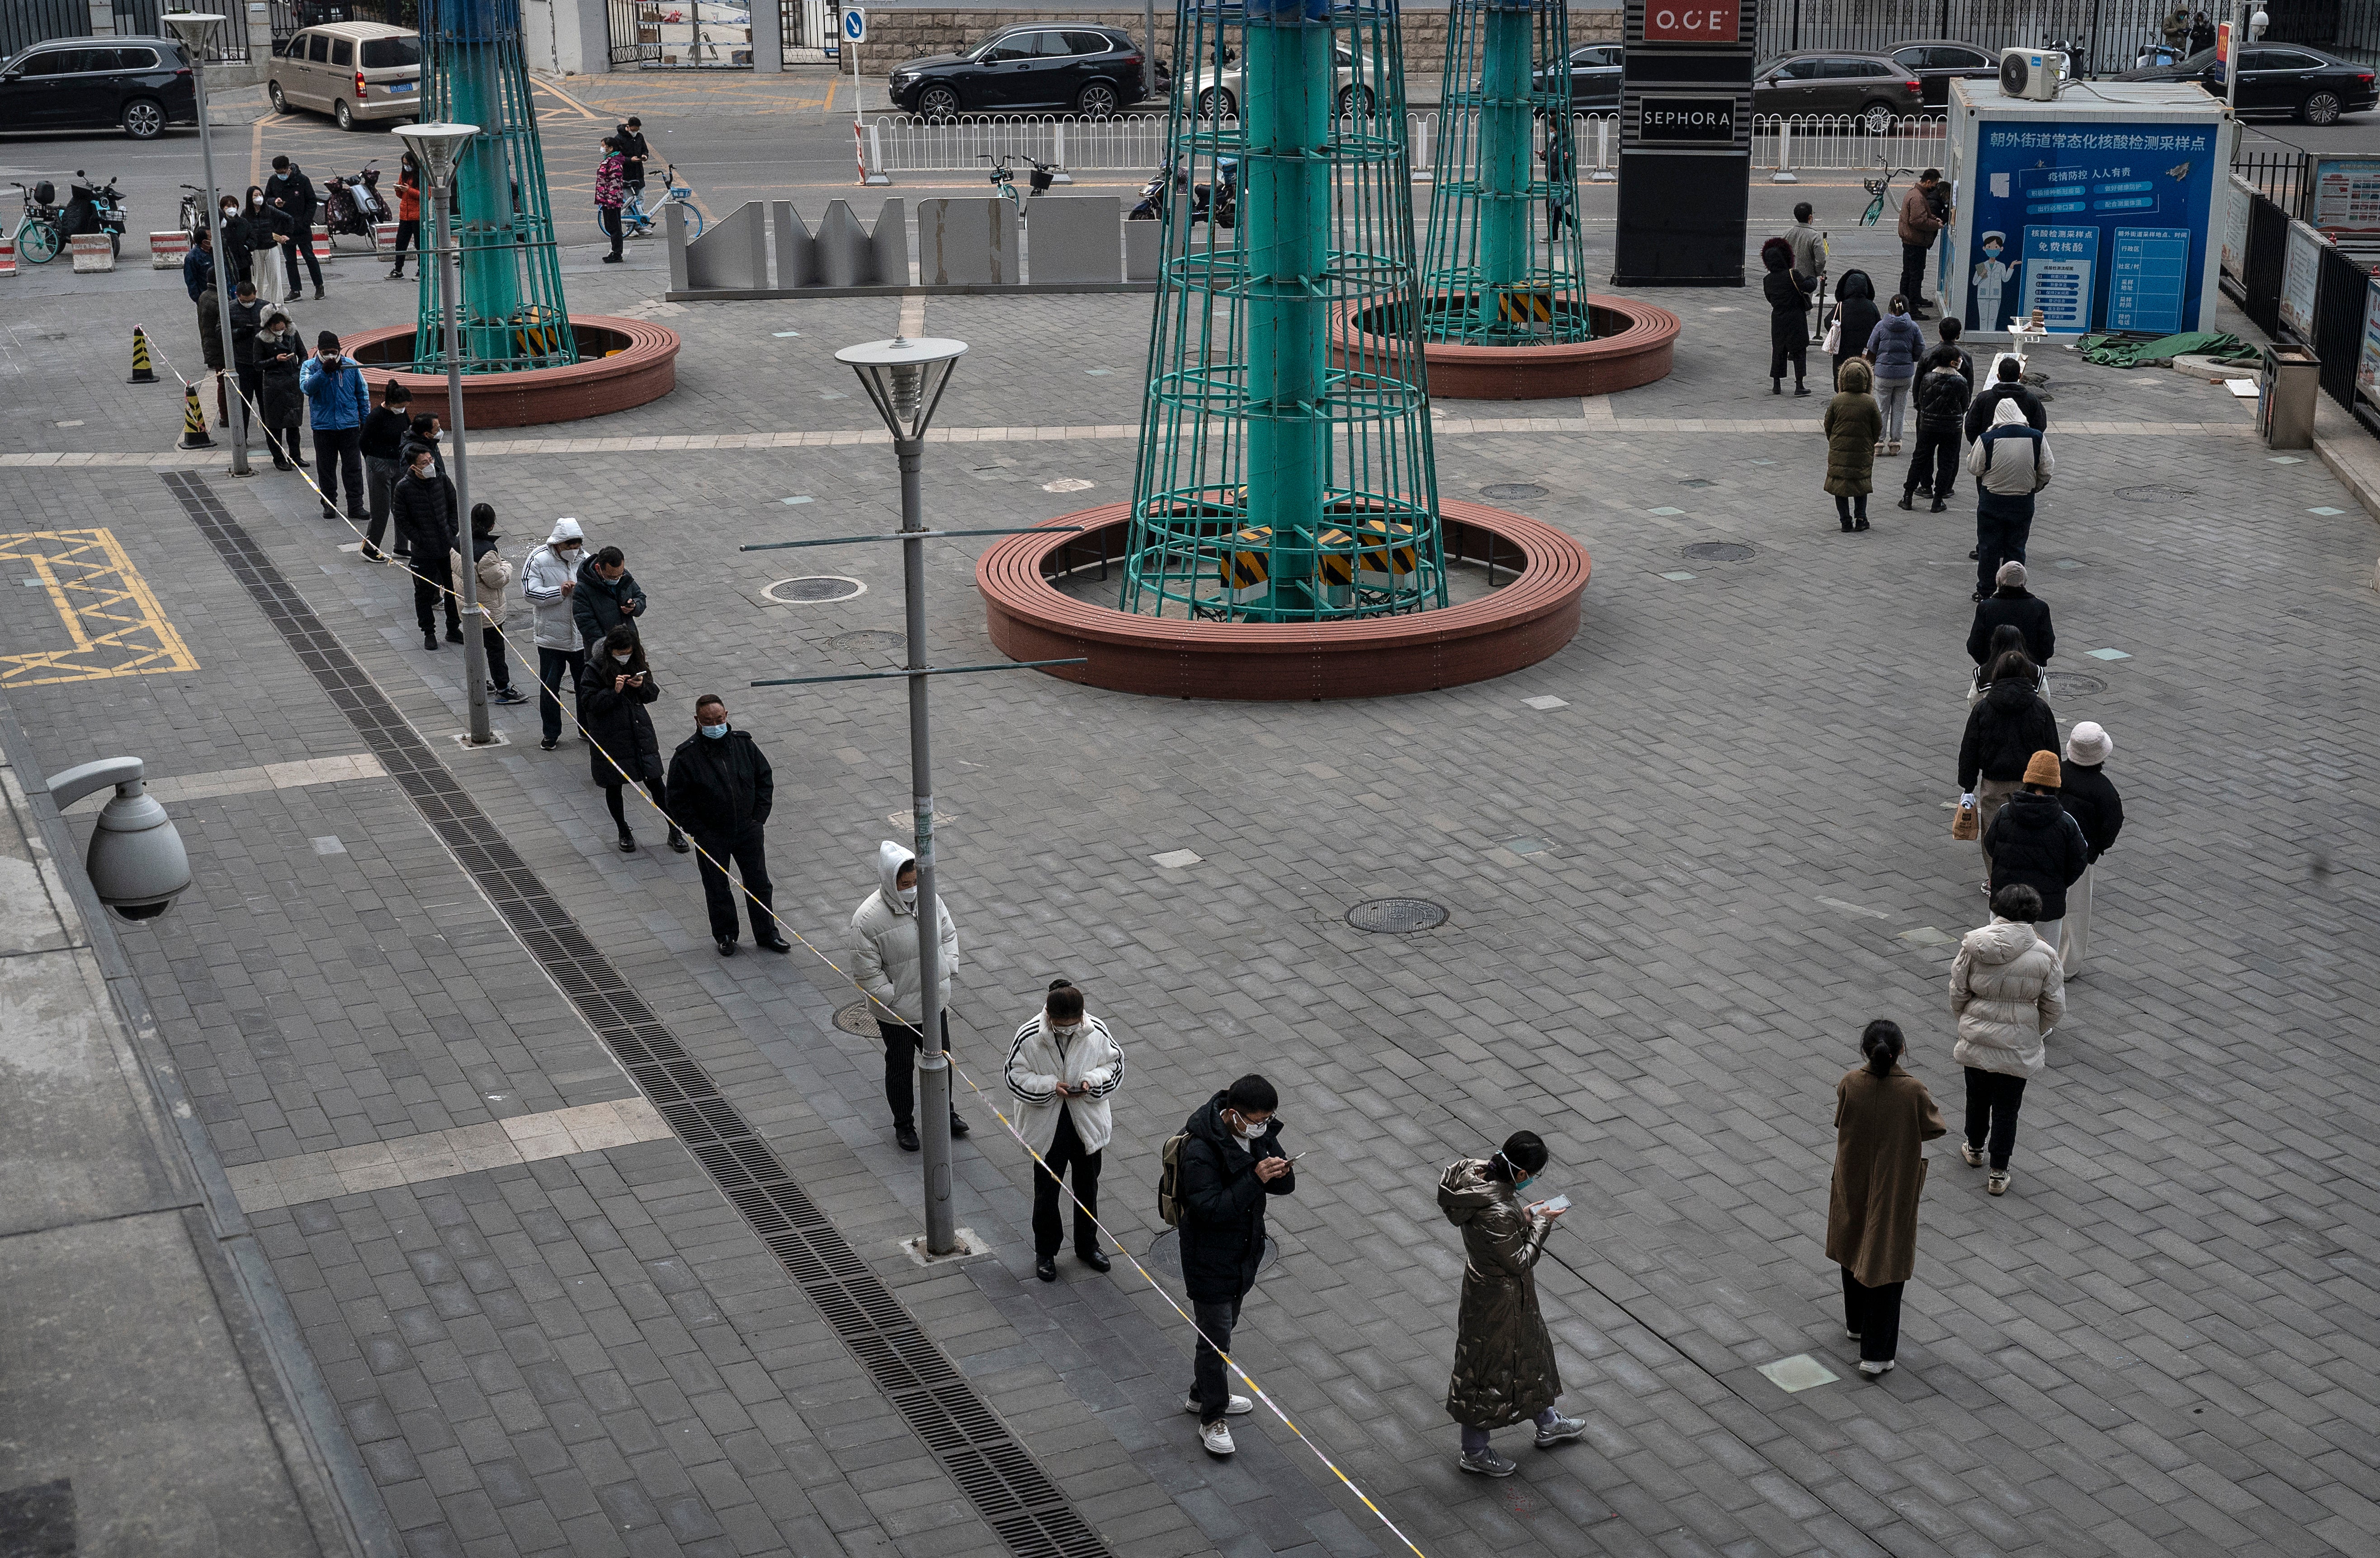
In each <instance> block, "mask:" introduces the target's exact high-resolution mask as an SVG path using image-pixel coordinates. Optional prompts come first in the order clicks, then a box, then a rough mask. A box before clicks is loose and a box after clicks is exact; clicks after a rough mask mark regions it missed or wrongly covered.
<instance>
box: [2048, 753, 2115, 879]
mask: <svg viewBox="0 0 2380 1558" xmlns="http://www.w3.org/2000/svg"><path fill="white" fill-rule="evenodd" d="M2058 777H2059V778H2060V779H2062V780H2064V788H2063V789H2061V790H2059V791H2058V804H2059V805H2061V806H2063V807H2065V808H2066V815H2068V816H2070V817H2072V818H2073V819H2074V820H2075V821H2076V822H2077V823H2079V824H2080V825H2081V826H2082V828H2083V842H2084V843H2085V844H2088V845H2089V846H2090V847H2091V856H2090V858H2091V864H2094V865H2096V864H2099V857H2100V856H2101V855H2103V854H2106V853H2107V851H2109V850H2112V849H2114V848H2115V847H2116V835H2117V834H2119V833H2121V832H2122V831H2123V830H2124V803H2123V801H2122V799H2121V798H2120V797H2119V796H2118V795H2117V794H2116V786H2115V783H2114V781H2112V780H2111V779H2108V778H2107V774H2106V773H2105V772H2104V771H2103V769H2102V767H2101V765H2099V764H2096V763H2091V764H2083V763H2069V764H2067V765H2065V767H2062V768H2061V769H2059V770H2058Z"/></svg>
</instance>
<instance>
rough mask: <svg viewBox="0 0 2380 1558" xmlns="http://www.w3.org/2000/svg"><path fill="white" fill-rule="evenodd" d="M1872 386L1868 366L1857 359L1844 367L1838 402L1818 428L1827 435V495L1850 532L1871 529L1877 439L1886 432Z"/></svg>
mask: <svg viewBox="0 0 2380 1558" xmlns="http://www.w3.org/2000/svg"><path fill="white" fill-rule="evenodd" d="M1870 382H1871V380H1870V379H1869V377H1868V368H1867V364H1866V363H1865V362H1864V361H1863V360H1862V359H1860V358H1858V357H1853V358H1852V360H1850V361H1849V362H1846V363H1845V364H1843V369H1842V375H1841V377H1840V379H1838V380H1836V390H1835V398H1834V399H1832V400H1830V401H1828V403H1827V415H1826V417H1825V418H1824V419H1823V420H1822V421H1821V422H1820V423H1819V428H1820V429H1821V430H1823V431H1824V432H1825V433H1826V435H1827V490H1828V492H1830V493H1832V494H1834V499H1835V517H1836V518H1837V519H1840V520H1841V521H1842V525H1843V529H1844V530H1845V531H1851V530H1864V529H1866V528H1867V495H1868V494H1869V493H1870V492H1872V491H1874V490H1876V450H1877V449H1878V448H1880V447H1881V445H1879V444H1878V443H1877V441H1876V440H1877V439H1878V438H1879V437H1880V436H1881V435H1882V433H1883V430H1884V413H1882V412H1881V411H1879V410H1877V409H1876V397H1875V396H1874V395H1872V394H1870V393H1868V386H1869V384H1870ZM1854 501H1856V504H1857V506H1856V508H1854V506H1853V504H1854Z"/></svg>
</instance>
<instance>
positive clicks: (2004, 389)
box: [1966, 382, 2049, 443]
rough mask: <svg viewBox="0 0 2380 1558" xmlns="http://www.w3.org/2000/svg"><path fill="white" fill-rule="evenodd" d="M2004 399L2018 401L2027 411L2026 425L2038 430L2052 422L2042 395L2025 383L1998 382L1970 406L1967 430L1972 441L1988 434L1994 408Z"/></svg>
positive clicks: (1977, 396)
mask: <svg viewBox="0 0 2380 1558" xmlns="http://www.w3.org/2000/svg"><path fill="white" fill-rule="evenodd" d="M2004 400H2012V401H2014V402H2016V404H2017V408H2018V409H2019V410H2021V411H2022V412H2023V413H2024V422H2025V426H2026V427H2029V428H2031V429H2034V431H2036V432H2038V431H2040V430H2041V429H2045V428H2046V427H2048V426H2049V412H2048V410H2047V408H2046V407H2045V406H2043V405H2042V404H2041V397H2040V396H2039V395H2036V394H2034V393H2033V392H2032V391H2031V390H2028V389H2026V388H2025V387H2024V386H2023V385H2022V384H2010V383H2004V382H2003V383H1996V384H1993V385H1991V386H1990V387H1988V388H1986V389H1985V390H1983V391H1981V392H1979V393H1977V394H1976V395H1975V398H1974V400H1973V403H1971V404H1970V405H1968V407H1967V427H1966V434H1967V441H1968V442H1969V443H1973V442H1974V441H1976V440H1977V439H1979V438H1981V437H1983V436H1984V429H1986V428H1989V427H1990V426H1991V425H1992V408H1993V407H1995V406H1997V405H1999V403H2000V402H2002V401H2004Z"/></svg>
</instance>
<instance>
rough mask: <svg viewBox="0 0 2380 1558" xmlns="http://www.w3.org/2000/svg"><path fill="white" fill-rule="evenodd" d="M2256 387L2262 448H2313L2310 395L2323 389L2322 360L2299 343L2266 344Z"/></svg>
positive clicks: (2311, 396)
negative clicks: (2263, 360)
mask: <svg viewBox="0 0 2380 1558" xmlns="http://www.w3.org/2000/svg"><path fill="white" fill-rule="evenodd" d="M2256 387H2257V390H2258V392H2259V399H2258V402H2257V407H2256V422H2257V428H2258V430H2259V431H2261V432H2262V433H2263V434H2264V436H2265V447H2267V448H2270V449H2312V448H2313V397H2314V395H2315V394H2316V393H2318V392H2319V391H2320V390H2321V388H2322V359H2321V358H2320V357H2317V356H2314V355H2313V353H2312V352H2309V351H2306V350H2305V349H2304V348H2302V347H2299V346H2266V347H2265V368H2264V371H2263V372H2262V373H2261V374H2259V375H2258V377H2257V380H2256Z"/></svg>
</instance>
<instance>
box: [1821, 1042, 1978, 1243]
mask: <svg viewBox="0 0 2380 1558" xmlns="http://www.w3.org/2000/svg"><path fill="white" fill-rule="evenodd" d="M1947 1129H1949V1127H1948V1126H1945V1125H1944V1124H1943V1123H1942V1111H1941V1110H1940V1109H1938V1108H1936V1107H1935V1106H1934V1095H1933V1094H1932V1093H1928V1092H1926V1091H1925V1083H1924V1082H1921V1081H1918V1080H1917V1079H1916V1078H1915V1077H1913V1076H1911V1075H1910V1074H1909V1073H1908V1072H1906V1071H1904V1070H1902V1069H1900V1067H1899V1066H1895V1067H1893V1069H1891V1071H1890V1072H1888V1074H1886V1075H1884V1076H1881V1077H1879V1076H1877V1075H1876V1073H1874V1072H1873V1071H1870V1070H1869V1069H1867V1068H1866V1067H1864V1066H1860V1067H1855V1068H1853V1069H1851V1070H1849V1071H1846V1072H1845V1073H1843V1080H1842V1081H1840V1082H1837V1083H1836V1084H1835V1183H1834V1190H1833V1193H1832V1194H1831V1195H1829V1196H1828V1203H1827V1259H1828V1260H1829V1261H1832V1262H1835V1264H1837V1265H1839V1266H1843V1267H1846V1268H1848V1269H1849V1270H1850V1272H1851V1274H1852V1278H1853V1280H1855V1281H1856V1282H1858V1283H1859V1285H1860V1286H1863V1287H1887V1286H1891V1285H1892V1284H1893V1283H1896V1282H1907V1281H1908V1280H1909V1276H1910V1274H1911V1273H1912V1272H1913V1271H1915V1270H1916V1269H1917V1198H1918V1197H1919V1196H1920V1195H1921V1194H1923V1193H1924V1191H1925V1152H1924V1151H1923V1149H1922V1148H1921V1147H1920V1145H1919V1143H1921V1142H1925V1141H1933V1140H1934V1138H1936V1137H1937V1136H1939V1135H1941V1134H1942V1133H1943V1132H1944V1131H1945V1130H1947Z"/></svg>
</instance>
